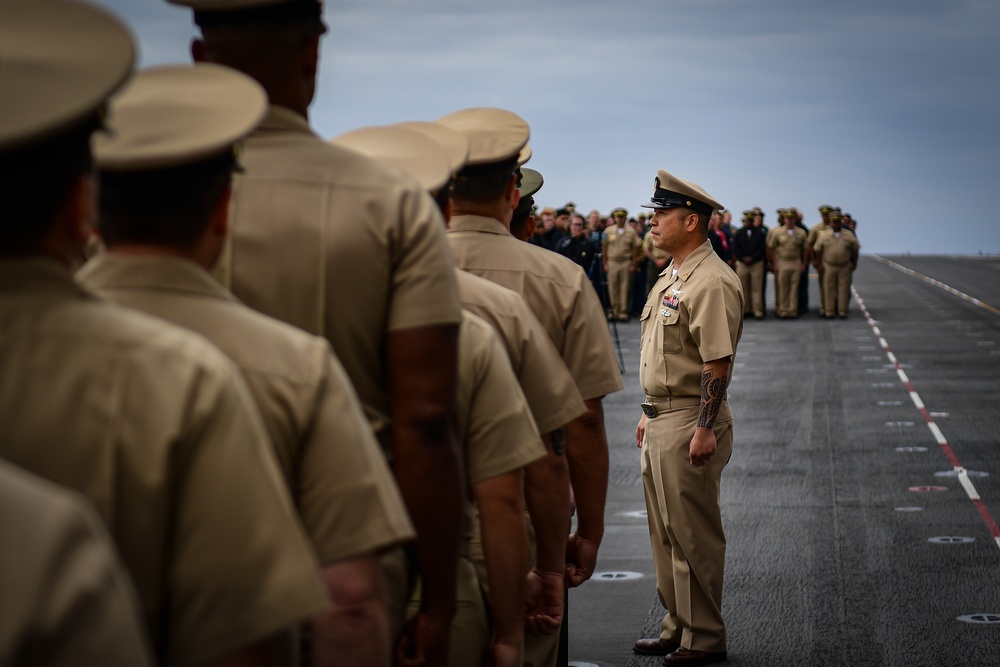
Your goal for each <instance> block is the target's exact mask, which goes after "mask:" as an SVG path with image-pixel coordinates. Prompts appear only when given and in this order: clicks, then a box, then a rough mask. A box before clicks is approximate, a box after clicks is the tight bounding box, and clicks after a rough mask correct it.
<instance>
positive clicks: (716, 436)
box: [635, 169, 743, 665]
mask: <svg viewBox="0 0 1000 667" xmlns="http://www.w3.org/2000/svg"><path fill="white" fill-rule="evenodd" d="M644 206H647V207H650V208H653V209H654V210H655V214H654V215H653V219H652V228H653V238H654V239H655V242H656V243H657V245H659V246H661V247H662V248H663V249H664V250H666V251H667V252H669V253H670V254H671V256H672V257H673V261H672V262H671V264H670V266H669V267H668V271H667V272H666V274H665V275H664V276H663V277H662V278H660V280H659V281H658V282H657V283H656V285H655V286H654V287H653V291H652V292H650V295H649V299H648V300H647V301H646V307H645V309H644V310H643V313H642V351H641V361H640V369H639V380H640V383H641V384H642V388H643V391H644V392H645V395H646V400H645V402H644V403H643V404H642V410H643V414H642V416H641V417H640V420H639V424H638V426H637V427H636V442H637V444H638V446H639V447H641V449H642V479H643V489H644V492H645V497H646V511H647V518H648V521H649V536H650V543H651V545H652V549H653V563H654V566H655V568H656V590H657V593H658V594H659V597H660V601H661V602H662V603H663V606H664V607H665V608H666V609H667V614H666V616H664V618H663V621H662V623H661V630H660V635H659V637H656V638H651V639H640V640H639V641H637V642H636V644H635V651H636V652H637V653H645V654H654V655H665V656H666V657H665V658H664V664H666V665H706V664H710V663H713V662H719V661H722V660H725V659H726V625H725V621H724V619H723V617H722V586H723V578H724V575H723V570H724V565H725V557H726V537H725V533H724V532H723V527H722V512H721V508H720V507H719V502H720V484H721V476H722V470H723V468H725V466H726V464H727V463H728V462H729V457H730V456H731V454H732V449H733V416H732V412H731V410H730V408H729V403H728V401H727V400H726V390H727V387H728V385H729V381H730V379H731V378H732V370H733V362H734V360H735V357H736V346H737V343H738V342H739V340H740V336H741V334H742V332H743V293H742V290H741V289H740V283H739V279H738V278H737V277H736V274H735V273H734V272H733V270H732V269H731V268H730V267H729V266H728V265H726V264H725V262H723V261H722V260H721V259H720V258H719V257H718V255H716V254H715V252H714V251H713V249H712V244H711V243H710V242H709V240H708V224H709V223H708V218H709V216H710V215H711V214H712V212H713V211H714V210H716V209H719V208H721V205H720V204H719V203H718V202H717V201H716V200H715V199H714V198H712V196H711V195H709V194H708V193H707V192H705V190H704V189H702V188H701V187H700V186H698V185H696V184H694V183H690V182H688V181H684V180H682V179H680V178H677V177H675V176H673V175H672V174H670V173H668V172H666V171H664V170H662V169H661V170H659V172H658V173H657V177H656V182H655V189H654V191H653V196H652V199H651V201H650V202H649V203H648V204H644Z"/></svg>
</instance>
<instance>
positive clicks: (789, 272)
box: [775, 258, 802, 317]
mask: <svg viewBox="0 0 1000 667" xmlns="http://www.w3.org/2000/svg"><path fill="white" fill-rule="evenodd" d="M775 278H776V279H777V280H775V291H776V292H777V299H776V301H777V303H776V304H775V310H776V311H777V313H778V317H798V315H799V280H800V279H801V278H802V262H801V261H799V260H798V259H780V258H779V259H778V272H777V275H776V276H775Z"/></svg>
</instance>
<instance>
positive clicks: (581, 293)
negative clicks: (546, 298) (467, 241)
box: [562, 271, 624, 400]
mask: <svg viewBox="0 0 1000 667" xmlns="http://www.w3.org/2000/svg"><path fill="white" fill-rule="evenodd" d="M562 358H563V360H564V361H565V362H566V366H567V367H568V368H569V371H570V373H571V374H572V375H573V379H574V380H575V381H576V386H577V389H579V390H580V395H581V396H583V399H584V400H588V399H591V398H599V397H601V396H605V395H607V394H611V393H614V392H616V391H619V390H620V389H622V387H623V386H624V385H623V383H622V377H621V371H620V370H619V368H618V362H617V360H616V359H615V354H614V348H613V346H612V343H611V334H610V333H608V326H607V320H606V319H605V317H604V314H603V312H602V310H601V303H600V301H598V300H597V293H596V292H594V288H593V287H591V285H590V283H589V281H588V280H587V277H586V275H585V274H584V273H583V271H580V272H579V280H578V285H577V296H576V301H575V303H574V304H573V312H572V313H571V315H570V318H569V326H568V327H567V329H566V335H565V337H564V338H563V350H562Z"/></svg>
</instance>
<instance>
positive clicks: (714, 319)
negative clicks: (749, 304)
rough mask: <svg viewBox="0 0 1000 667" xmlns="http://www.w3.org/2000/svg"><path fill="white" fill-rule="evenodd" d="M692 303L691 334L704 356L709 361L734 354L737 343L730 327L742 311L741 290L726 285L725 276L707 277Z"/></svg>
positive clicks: (702, 356)
mask: <svg viewBox="0 0 1000 667" xmlns="http://www.w3.org/2000/svg"><path fill="white" fill-rule="evenodd" d="M689 304H690V302H689ZM689 307H690V317H691V319H690V322H689V328H690V332H691V338H692V339H693V340H694V343H695V345H696V346H697V347H698V352H699V354H700V355H701V358H702V359H703V360H704V361H706V362H707V361H714V360H715V359H722V358H724V357H731V356H733V354H734V353H735V352H736V346H735V343H734V340H733V335H732V333H731V331H730V329H731V322H732V316H733V314H734V313H741V312H742V307H741V304H740V303H739V292H738V291H736V290H731V289H726V285H725V283H724V282H723V281H722V280H711V281H707V283H706V285H705V289H704V290H703V291H702V293H701V294H700V295H699V297H698V300H697V302H696V303H694V304H690V305H689ZM740 317H742V316H741V315H740Z"/></svg>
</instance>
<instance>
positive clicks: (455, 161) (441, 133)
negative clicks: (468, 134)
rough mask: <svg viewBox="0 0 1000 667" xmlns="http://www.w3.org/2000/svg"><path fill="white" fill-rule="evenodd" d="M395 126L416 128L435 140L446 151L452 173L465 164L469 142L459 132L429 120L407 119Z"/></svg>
mask: <svg viewBox="0 0 1000 667" xmlns="http://www.w3.org/2000/svg"><path fill="white" fill-rule="evenodd" d="M396 127H405V128H407V129H409V130H416V131H417V132H420V133H422V134H425V135H427V137H428V138H429V139H431V140H433V141H435V142H437V143H438V144H439V145H440V146H441V147H442V148H443V149H444V150H445V152H446V153H448V162H449V164H450V166H451V172H452V173H453V174H454V173H458V171H459V170H461V168H462V167H464V166H465V161H466V160H467V159H468V157H469V142H468V141H467V140H466V138H465V135H463V134H462V133H461V132H458V131H457V130H453V129H451V128H450V127H446V126H444V125H442V124H441V123H435V122H434V121H429V120H408V121H404V122H402V123H396ZM418 180H419V179H418Z"/></svg>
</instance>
